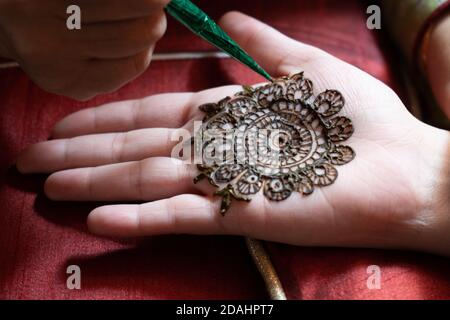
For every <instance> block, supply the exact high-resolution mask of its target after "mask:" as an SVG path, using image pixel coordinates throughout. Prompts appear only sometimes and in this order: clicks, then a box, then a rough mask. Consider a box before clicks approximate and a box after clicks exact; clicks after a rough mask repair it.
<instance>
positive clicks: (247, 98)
mask: <svg viewBox="0 0 450 320" xmlns="http://www.w3.org/2000/svg"><path fill="white" fill-rule="evenodd" d="M344 105H345V100H344V97H343V96H342V94H341V93H340V92H339V91H336V90H326V91H324V92H322V93H320V94H319V95H317V96H314V94H313V83H312V82H311V80H309V79H306V78H305V77H304V75H303V73H298V74H295V75H293V76H291V77H282V78H279V79H276V80H275V81H274V82H273V83H270V84H267V85H264V86H262V87H259V88H256V89H253V88H251V87H248V86H244V89H243V91H242V92H238V93H236V94H235V95H234V96H233V97H226V98H224V99H222V100H221V101H219V102H218V103H208V104H204V105H202V106H200V109H201V110H202V111H203V112H204V113H206V116H205V119H204V124H203V125H202V127H201V129H200V130H199V132H197V135H199V136H200V137H201V139H200V141H201V142H200V144H199V145H197V152H200V153H201V159H202V165H199V166H198V168H199V170H200V172H201V174H200V175H199V176H198V177H197V178H196V180H195V181H198V180H199V179H200V178H201V177H207V178H208V180H209V181H210V183H211V184H213V185H214V186H216V187H218V188H219V190H218V191H217V192H216V194H217V195H220V196H222V206H221V212H222V214H224V213H225V212H226V211H227V210H228V208H229V206H230V204H231V200H232V199H238V200H247V201H249V200H251V199H252V197H254V196H255V195H256V194H257V193H259V192H260V191H262V193H263V194H264V196H265V197H266V198H268V199H269V200H273V201H281V200H284V199H287V198H288V197H289V196H290V195H291V194H292V193H293V192H295V191H296V192H299V193H301V194H303V195H309V194H311V193H312V192H313V191H314V187H323V186H328V185H330V184H332V183H333V182H334V181H335V180H336V179H337V177H338V171H337V169H336V168H335V167H334V166H335V165H344V164H346V163H348V162H350V161H352V160H353V159H354V157H355V152H354V151H353V149H352V148H351V147H349V146H346V145H337V144H336V143H338V142H342V141H345V140H347V139H348V138H349V137H350V136H351V135H352V134H353V130H354V129H353V125H352V122H351V120H350V119H348V118H346V117H342V116H336V114H337V113H338V112H339V111H340V110H341V109H342V108H343V107H344ZM224 151H226V154H222V153H223V152H224Z"/></svg>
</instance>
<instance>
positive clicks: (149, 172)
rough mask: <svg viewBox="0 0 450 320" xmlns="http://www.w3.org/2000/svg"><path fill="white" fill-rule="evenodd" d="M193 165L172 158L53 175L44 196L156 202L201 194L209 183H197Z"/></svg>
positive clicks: (55, 198)
mask: <svg viewBox="0 0 450 320" xmlns="http://www.w3.org/2000/svg"><path fill="white" fill-rule="evenodd" d="M196 175H197V169H196V168H195V167H194V166H191V165H186V164H184V163H183V162H182V161H181V160H178V159H171V158H162V157H161V158H159V157H158V158H149V159H145V160H141V161H133V162H124V163H116V164H109V165H105V166H99V167H91V168H79V169H69V170H64V171H59V172H56V173H54V174H52V175H51V176H50V177H49V178H48V179H47V181H46V183H45V193H46V194H47V196H48V197H49V198H50V199H53V200H73V201H120V200H155V199H161V198H166V197H170V196H174V195H177V194H180V193H199V192H202V188H205V187H207V185H206V183H203V184H194V183H193V178H194V177H195V176H196Z"/></svg>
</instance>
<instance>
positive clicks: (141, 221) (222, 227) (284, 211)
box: [88, 193, 323, 243]
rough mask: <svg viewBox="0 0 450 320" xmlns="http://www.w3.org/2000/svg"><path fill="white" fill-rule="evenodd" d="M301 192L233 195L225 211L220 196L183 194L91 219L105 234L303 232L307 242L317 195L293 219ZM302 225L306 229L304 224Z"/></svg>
mask: <svg viewBox="0 0 450 320" xmlns="http://www.w3.org/2000/svg"><path fill="white" fill-rule="evenodd" d="M298 197H300V196H299V195H296V196H292V197H291V198H289V199H288V200H286V201H285V202H289V203H288V204H286V203H280V202H270V201H268V200H267V199H266V198H265V197H264V196H263V195H262V194H261V193H259V194H257V195H256V196H255V197H254V198H253V199H252V201H250V202H246V201H233V204H232V206H231V208H230V209H229V210H228V211H227V212H226V214H225V215H224V216H223V215H221V214H220V206H221V199H220V197H208V196H202V195H193V194H182V195H177V196H174V197H172V198H168V199H162V200H159V201H154V202H149V203H144V204H136V205H107V206H103V207H99V208H96V209H95V210H93V211H92V212H91V213H90V215H89V217H88V225H89V228H90V230H91V231H92V232H94V233H96V234H100V235H106V236H151V235H160V234H173V233H189V234H234V235H243V236H248V237H254V238H259V239H267V240H275V241H285V242H292V241H293V238H296V239H298V238H299V236H298V234H301V233H302V232H304V233H305V243H307V241H308V240H307V237H308V236H309V237H311V236H310V235H311V232H310V231H309V230H308V228H311V227H314V226H313V224H312V223H310V222H308V220H313V219H311V217H314V215H311V211H310V210H311V209H310V207H311V203H312V202H314V201H316V200H317V199H316V200H314V201H311V200H309V201H306V204H305V208H304V209H303V210H302V211H304V212H298V211H300V210H296V212H295V214H296V215H297V216H298V220H300V221H298V222H297V221H296V222H295V224H294V223H293V222H294V221H292V220H290V219H289V215H290V214H292V215H293V210H292V208H293V204H294V203H295V202H298V200H299V199H298ZM322 200H323V199H322ZM316 210H317V209H316ZM273 213H276V214H273ZM314 213H316V212H315V211H314ZM303 222H304V223H303ZM299 226H302V227H303V228H304V229H305V230H303V229H302V230H299Z"/></svg>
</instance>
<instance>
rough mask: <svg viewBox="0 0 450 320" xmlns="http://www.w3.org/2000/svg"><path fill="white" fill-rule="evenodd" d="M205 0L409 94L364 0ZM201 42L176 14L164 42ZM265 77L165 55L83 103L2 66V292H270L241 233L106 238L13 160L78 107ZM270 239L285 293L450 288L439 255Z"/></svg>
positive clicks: (382, 294) (216, 11) (406, 292)
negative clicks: (72, 268)
mask: <svg viewBox="0 0 450 320" xmlns="http://www.w3.org/2000/svg"><path fill="white" fill-rule="evenodd" d="M197 3H198V4H199V5H200V6H201V7H203V8H204V9H205V10H206V11H207V12H209V13H210V14H211V15H212V16H213V17H214V18H217V17H218V16H220V14H221V13H224V12H226V11H228V10H231V9H237V10H241V11H244V12H246V13H249V14H251V15H253V16H256V17H258V18H259V19H262V20H263V21H265V22H268V23H270V24H271V25H273V26H274V27H276V28H278V29H280V30H281V31H283V32H284V33H286V34H288V35H290V36H291V37H293V38H296V39H299V40H301V41H304V42H308V43H311V44H314V45H317V46H319V47H321V48H323V49H325V50H327V51H329V52H331V53H333V54H334V55H336V56H338V57H340V58H342V59H344V60H346V61H348V62H350V63H352V64H355V65H357V66H358V67H360V68H362V69H364V70H366V71H367V72H369V73H371V74H372V75H374V76H375V77H377V78H379V79H381V80H382V81H384V82H385V83H387V84H388V85H390V86H391V87H393V88H394V89H395V90H396V91H397V92H398V93H399V94H400V95H401V86H400V85H399V84H398V82H397V80H396V77H395V76H396V74H397V72H396V69H395V65H394V64H392V63H391V59H390V57H389V56H386V55H385V53H387V52H390V49H389V48H387V47H386V46H385V45H384V44H383V43H382V42H380V41H379V39H378V35H377V34H376V33H374V32H371V31H369V30H367V28H366V27H365V19H366V16H365V7H364V6H363V5H361V4H360V2H358V1H353V0H348V1H332V0H330V1H325V0H321V1H283V2H280V1H254V2H251V1H235V0H228V1H197ZM62 45H64V44H62ZM268 46H270V44H268ZM199 50H212V48H211V47H210V46H209V45H207V44H205V43H204V42H202V41H201V40H198V39H196V38H195V37H194V36H192V35H191V34H190V33H189V32H188V31H186V30H185V29H184V28H183V27H181V26H179V25H178V24H177V23H175V22H174V21H172V20H170V21H169V30H168V34H167V36H166V37H165V38H164V39H163V40H162V41H161V42H160V44H159V47H158V51H159V52H173V51H199ZM261 80H262V79H261V78H260V77H259V76H257V75H255V74H254V73H252V72H251V71H249V70H247V69H246V68H244V67H242V66H241V65H240V64H238V63H237V62H234V61H232V60H229V59H222V60H215V59H204V60H193V61H170V62H167V61H164V62H162V61H157V62H154V63H152V65H151V67H150V69H149V70H148V71H147V72H146V73H145V74H144V75H142V76H141V77H140V78H139V79H137V80H135V81H133V82H132V83H130V84H129V85H127V86H125V87H124V88H122V89H121V90H119V91H118V92H115V93H113V94H109V95H104V96H100V97H98V98H96V99H94V100H91V101H89V102H86V103H79V102H74V101H71V100H69V99H65V98H62V97H59V96H55V95H51V94H48V93H45V92H43V91H42V90H40V89H39V88H38V87H36V86H35V85H34V84H33V83H32V82H31V81H30V80H29V79H28V77H27V76H26V75H25V74H24V73H23V72H22V71H20V70H19V69H7V70H0V111H1V116H0V155H1V157H0V183H1V185H0V188H1V189H0V298H3V299H55V298H56V299H63V298H70V299H83V298H96V299H128V298H136V299H166V298H169V299H184V298H188V299H197V298H199V299H259V298H265V297H266V293H265V290H264V286H263V283H262V281H261V278H260V276H259V274H258V273H257V271H256V269H255V268H254V266H253V264H252V261H251V259H250V257H249V255H248V253H247V251H246V248H245V245H244V241H243V239H241V238H239V237H222V236H208V237H206V236H181V235H180V236H163V237H151V238H145V239H136V240H127V241H121V240H108V239H100V238H97V237H95V236H93V235H91V234H89V233H88V232H87V229H86V226H85V218H86V215H87V214H88V213H89V211H90V209H92V208H94V207H95V206H96V205H98V204H92V203H55V202H51V201H49V200H48V199H46V198H45V196H44V195H43V194H42V183H43V181H44V179H45V176H39V175H36V176H22V175H20V174H18V173H17V171H16V170H15V169H14V167H13V164H14V159H15V157H16V156H17V154H18V152H19V151H20V150H21V149H22V148H24V147H25V146H26V145H28V144H31V143H34V142H37V141H40V140H43V139H46V138H47V137H48V134H49V132H50V129H51V127H52V126H53V125H54V123H55V122H56V121H57V120H59V119H61V118H62V117H63V116H65V115H67V114H69V113H71V112H73V111H76V110H79V109H81V108H85V107H88V106H95V105H99V104H102V103H105V102H110V101H117V100H122V99H129V98H138V97H144V96H147V95H150V94H154V93H158V92H171V91H195V90H200V89H205V88H208V87H212V86H218V85H225V84H229V83H253V82H258V81H261ZM268 249H269V251H270V254H271V255H272V258H273V261H274V264H275V266H276V268H277V270H278V272H279V274H280V277H281V280H282V282H283V284H284V286H285V289H286V292H287V295H288V297H289V298H293V299H391V298H392V299H403V298H404V299H422V298H424V299H430V298H450V272H449V270H450V263H449V261H448V260H447V259H444V258H441V257H436V256H431V255H426V254H420V253H406V252H397V251H383V250H369V249H334V248H301V247H294V246H287V245H282V244H273V243H272V244H269V245H268ZM71 264H76V265H79V266H80V267H81V270H82V289H81V290H68V289H67V288H66V277H67V275H66V268H67V266H69V265H71ZM369 265H379V266H380V267H381V270H382V282H381V284H382V288H381V289H380V290H369V289H368V288H367V286H366V281H367V277H368V275H367V273H366V268H367V267H368V266H369Z"/></svg>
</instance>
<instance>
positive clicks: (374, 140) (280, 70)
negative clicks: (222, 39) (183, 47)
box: [17, 13, 450, 254]
mask: <svg viewBox="0 0 450 320" xmlns="http://www.w3.org/2000/svg"><path fill="white" fill-rule="evenodd" d="M221 24H222V26H223V27H224V29H225V30H226V31H227V32H228V33H229V34H230V35H231V36H232V37H233V38H234V39H236V40H237V42H238V43H240V44H241V45H242V46H243V47H244V48H245V49H246V50H247V51H248V52H249V53H250V54H251V55H252V56H253V57H255V58H256V60H257V61H258V62H259V63H260V64H261V65H262V66H263V67H264V68H265V69H266V70H268V71H269V73H271V74H272V75H274V76H277V75H286V74H290V73H294V72H297V71H299V69H298V68H299V67H301V68H302V70H304V71H305V74H306V75H307V76H308V77H309V78H311V79H312V80H313V82H314V86H315V91H316V92H315V93H316V94H317V93H318V92H321V91H323V90H325V89H327V88H331V89H337V90H339V91H341V92H342V93H343V95H344V97H345V99H346V106H345V107H344V109H343V110H342V111H341V114H343V115H345V116H347V117H349V118H351V119H352V120H353V124H354V127H355V132H354V134H353V136H352V137H351V138H350V139H349V140H348V141H346V144H348V145H350V146H351V147H352V148H353V149H354V150H355V152H356V158H355V159H354V160H353V161H351V162H350V163H348V164H346V165H344V166H339V167H338V170H339V177H338V179H337V180H336V182H335V183H334V184H333V185H331V186H328V187H322V188H316V190H315V191H314V192H313V193H312V194H311V195H309V196H302V195H300V194H299V193H297V192H294V193H293V194H292V195H291V196H290V197H289V198H288V199H287V200H285V201H281V202H273V201H269V200H267V199H266V198H265V197H264V196H263V195H262V194H259V195H258V196H257V197H255V198H254V199H253V200H252V201H251V202H248V203H247V202H241V201H234V202H233V203H232V206H231V208H230V210H229V211H228V212H227V213H226V215H225V216H224V217H223V216H222V215H221V214H220V213H219V211H220V208H219V207H220V198H219V197H215V196H212V193H213V191H214V188H212V187H211V186H210V185H209V184H208V182H207V181H202V182H201V183H199V184H196V185H195V184H193V182H192V179H193V178H194V177H195V176H196V175H197V174H198V172H197V170H196V168H195V166H194V165H186V164H183V163H182V162H181V160H174V159H171V158H169V156H170V154H171V150H172V147H173V146H174V145H175V144H176V143H177V142H172V141H171V139H170V137H171V134H172V133H173V132H174V131H175V130H177V128H181V127H185V128H189V127H190V126H191V124H192V121H193V120H194V119H200V118H201V117H202V114H201V112H200V111H199V110H198V109H197V106H198V105H200V104H203V103H206V102H215V101H217V100H219V99H221V98H223V97H224V96H226V95H230V94H232V93H234V92H236V91H238V90H241V88H240V87H239V86H228V87H221V88H215V89H210V90H206V91H202V92H198V93H173V94H162V95H157V96H151V97H148V98H146V99H142V100H137V101H128V102H118V103H113V104H109V105H104V106H101V107H98V108H93V109H87V110H82V111H79V112H77V113H75V114H72V115H70V116H68V117H67V118H65V119H63V120H62V121H61V122H60V123H58V124H57V125H56V127H55V129H54V132H53V135H54V138H57V139H56V140H52V141H48V142H42V143H39V144H36V145H33V146H31V147H30V148H28V149H27V150H25V151H24V152H23V153H22V155H21V156H20V158H19V160H18V163H17V166H18V169H19V170H20V171H21V172H24V173H31V172H49V173H53V174H52V175H51V176H50V177H49V178H48V180H47V182H46V185H45V192H46V194H47V196H48V197H50V198H51V199H54V200H80V201H81V200H106V201H125V202H126V201H130V200H143V201H150V202H147V203H144V204H141V205H137V204H130V205H126V204H124V205H109V206H103V207H99V208H97V209H95V210H94V211H93V212H92V213H91V214H90V216H89V219H88V223H89V227H90V229H91V230H92V231H93V232H95V233H98V234H101V235H111V236H144V235H155V234H167V233H193V234H236V235H244V236H248V237H254V238H259V239H266V240H272V241H280V242H285V243H290V244H296V245H306V246H357V247H361V246H367V247H388V248H409V249H417V250H425V251H432V252H438V253H441V254H450V233H449V232H448V231H449V230H450V215H449V213H450V211H449V210H450V206H449V199H450V187H449V186H450V182H449V181H450V180H449V179H450V160H449V159H450V134H449V133H448V132H446V131H442V130H438V129H435V128H432V127H429V126H427V125H425V124H423V123H421V122H420V121H418V120H416V119H415V118H414V117H413V116H411V115H410V113H409V112H408V111H407V110H406V108H405V106H404V105H403V104H402V102H401V101H400V100H399V98H398V97H397V95H396V94H395V93H394V92H393V91H392V90H391V89H389V88H388V87H387V86H385V85H384V84H383V83H381V82H380V81H378V80H376V79H374V78H373V77H371V76H369V75H368V74H366V73H364V72H363V71H361V70H359V69H357V68H355V67H353V66H351V65H349V64H347V63H345V62H343V61H340V60H338V59H336V58H334V57H332V56H330V55H329V54H327V53H325V52H323V51H321V50H319V49H317V48H314V47H311V46H308V45H305V44H302V43H299V42H296V41H294V40H292V39H289V38H287V37H285V36H284V35H282V34H280V33H278V32H277V31H275V30H273V29H271V28H270V27H268V26H266V25H264V24H262V23H261V22H258V21H257V20H254V19H252V18H250V17H247V16H244V15H242V14H239V13H229V14H227V15H225V16H224V17H223V18H222V20H221ZM266 43H271V48H272V49H271V50H267V46H266Z"/></svg>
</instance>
